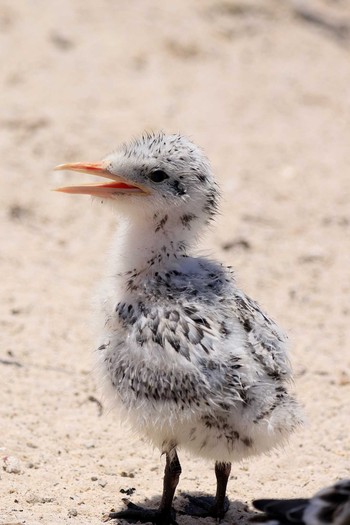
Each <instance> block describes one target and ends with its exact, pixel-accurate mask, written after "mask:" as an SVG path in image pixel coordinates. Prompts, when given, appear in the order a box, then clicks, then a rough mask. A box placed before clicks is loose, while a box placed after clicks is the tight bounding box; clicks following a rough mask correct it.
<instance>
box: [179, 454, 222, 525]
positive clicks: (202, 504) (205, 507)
mask: <svg viewBox="0 0 350 525" xmlns="http://www.w3.org/2000/svg"><path fill="white" fill-rule="evenodd" d="M230 472H231V463H219V462H216V463H215V475H216V482H217V485H216V495H215V498H212V497H208V496H202V497H199V498H195V497H193V496H187V498H188V500H189V502H190V503H189V505H188V506H187V507H186V509H185V512H186V514H189V515H191V516H198V517H201V518H206V517H208V516H211V517H213V518H216V519H217V520H218V521H220V520H221V518H223V517H224V515H225V513H226V512H227V510H228V507H229V502H228V499H227V498H226V487H227V482H228V478H229V476H230Z"/></svg>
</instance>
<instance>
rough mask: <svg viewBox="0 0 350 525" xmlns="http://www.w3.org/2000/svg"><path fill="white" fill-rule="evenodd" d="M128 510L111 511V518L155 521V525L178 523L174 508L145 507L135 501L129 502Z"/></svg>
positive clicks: (130, 521) (134, 521)
mask: <svg viewBox="0 0 350 525" xmlns="http://www.w3.org/2000/svg"><path fill="white" fill-rule="evenodd" d="M127 507H128V508H127V509H126V510H121V511H120V512H111V513H110V514H109V518H110V519H123V520H126V521H128V522H129V523H137V522H141V523H154V524H155V525H178V523H177V522H176V520H175V517H176V515H175V511H174V510H173V509H171V510H170V511H169V510H162V509H144V508H143V507H139V506H138V505H135V504H134V503H131V502H129V503H128V504H127Z"/></svg>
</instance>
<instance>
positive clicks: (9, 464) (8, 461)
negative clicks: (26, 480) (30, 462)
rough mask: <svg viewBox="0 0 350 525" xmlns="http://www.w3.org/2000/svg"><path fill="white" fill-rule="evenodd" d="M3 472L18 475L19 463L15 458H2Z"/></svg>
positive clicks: (19, 471)
mask: <svg viewBox="0 0 350 525" xmlns="http://www.w3.org/2000/svg"><path fill="white" fill-rule="evenodd" d="M3 462H4V470H5V471H6V472H9V473H10V474H20V473H21V471H22V468H21V462H20V461H19V459H18V458H16V456H5V457H4V458H3Z"/></svg>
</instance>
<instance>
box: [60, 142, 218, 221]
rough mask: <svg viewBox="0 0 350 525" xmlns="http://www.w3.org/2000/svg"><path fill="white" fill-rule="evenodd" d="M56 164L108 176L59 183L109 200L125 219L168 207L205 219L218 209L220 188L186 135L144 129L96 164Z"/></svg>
mask: <svg viewBox="0 0 350 525" xmlns="http://www.w3.org/2000/svg"><path fill="white" fill-rule="evenodd" d="M56 169H59V170H63V169H67V170H73V171H82V172H85V173H90V174H93V175H98V176H101V177H105V178H107V179H110V181H111V182H108V183H102V184H100V183H97V184H88V185H79V186H70V187H64V188H58V191H62V192H65V193H74V194H88V195H92V196H95V197H99V198H100V199H101V200H104V199H108V201H109V202H110V203H111V204H114V205H115V208H116V209H117V210H118V211H119V212H120V213H122V214H123V215H127V216H129V217H130V218H132V216H135V214H136V215H137V216H138V217H141V218H143V219H147V217H150V216H151V217H154V215H155V214H161V213H167V212H171V210H172V209H174V211H175V213H176V214H177V215H178V216H181V217H184V216H185V217H186V214H187V215H188V216H192V215H195V216H196V217H197V218H201V219H202V220H201V222H203V223H205V222H208V221H209V220H210V219H211V218H213V217H214V215H215V214H216V212H217V208H218V200H219V190H218V186H217V184H216V182H215V180H214V178H213V175H212V172H211V169H210V164H209V162H208V159H207V158H206V156H205V155H204V153H203V152H202V151H201V150H200V149H199V148H198V147H197V146H196V145H195V144H193V143H192V142H191V141H190V140H188V139H187V138H186V137H184V136H182V135H179V134H173V135H166V134H164V133H163V132H157V133H146V134H143V135H142V136H141V137H140V138H139V139H136V140H134V141H133V142H131V143H129V144H124V145H122V146H121V147H120V148H118V149H117V150H116V151H115V152H113V153H111V154H110V155H108V156H107V157H106V158H105V159H104V160H103V161H102V162H98V163H90V164H87V163H75V164H62V165H60V166H57V168H56Z"/></svg>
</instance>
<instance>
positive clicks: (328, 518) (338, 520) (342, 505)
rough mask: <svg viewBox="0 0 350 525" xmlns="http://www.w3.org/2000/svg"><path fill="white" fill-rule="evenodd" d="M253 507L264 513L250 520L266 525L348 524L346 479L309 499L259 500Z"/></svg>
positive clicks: (348, 484) (349, 482) (349, 484)
mask: <svg viewBox="0 0 350 525" xmlns="http://www.w3.org/2000/svg"><path fill="white" fill-rule="evenodd" d="M253 505H254V507H255V508H257V509H258V510H262V511H263V512H264V513H265V514H261V515H258V516H257V517H256V518H254V521H259V522H260V523H265V524H267V525H350V479H344V480H342V481H338V482H337V483H335V484H334V485H331V486H330V487H327V488H325V489H322V490H320V491H319V492H317V493H316V494H315V495H314V496H312V498H306V499H305V498H301V499H259V500H255V501H253Z"/></svg>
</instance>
